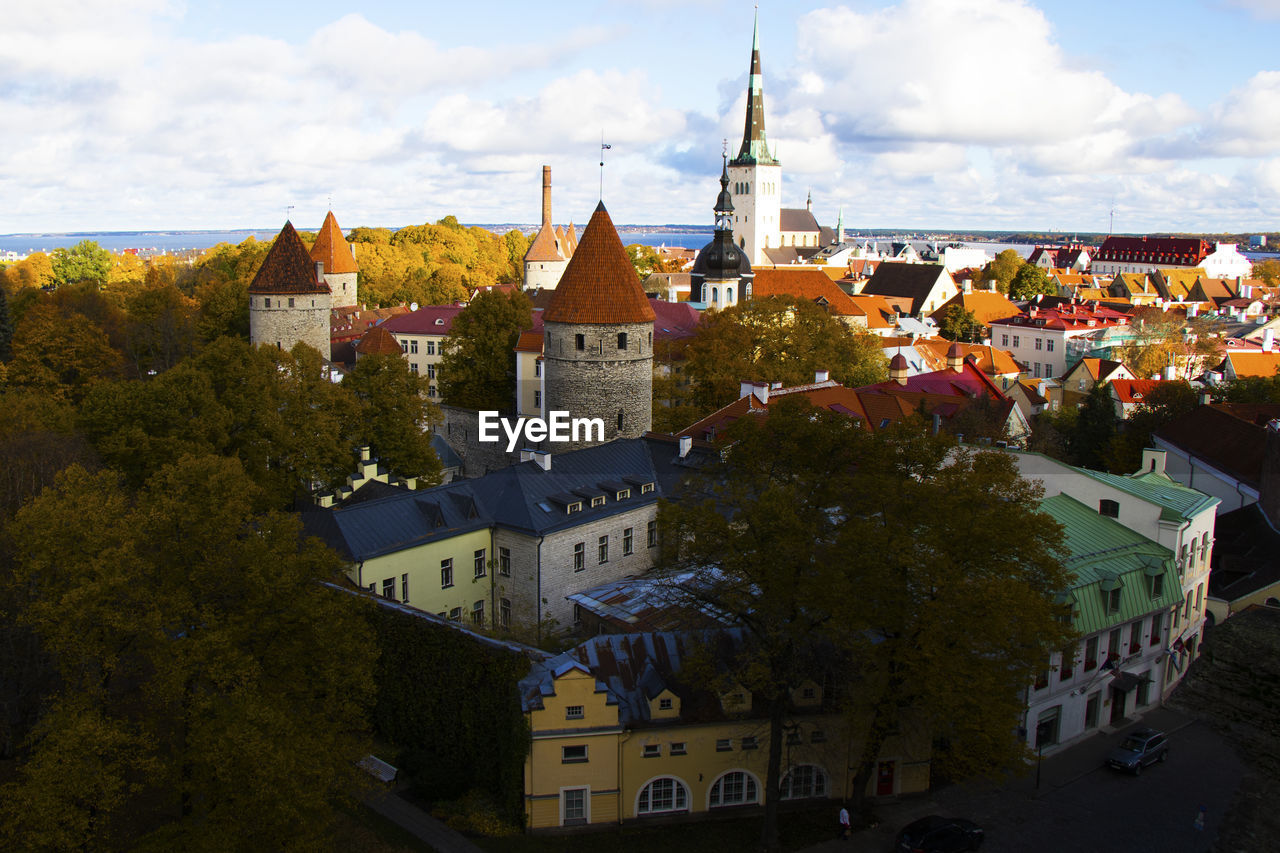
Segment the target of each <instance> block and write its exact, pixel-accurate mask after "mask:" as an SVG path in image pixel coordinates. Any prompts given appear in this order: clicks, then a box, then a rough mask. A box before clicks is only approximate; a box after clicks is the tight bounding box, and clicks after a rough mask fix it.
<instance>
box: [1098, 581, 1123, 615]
mask: <svg viewBox="0 0 1280 853" xmlns="http://www.w3.org/2000/svg"><path fill="white" fill-rule="evenodd" d="M1110 583H1111V584H1112V586H1111V588H1110V589H1106V588H1104V589H1103V590H1102V601H1103V603H1104V604H1105V605H1106V608H1107V613H1119V612H1120V589H1121V587H1120V582H1119V581H1111V582H1110Z"/></svg>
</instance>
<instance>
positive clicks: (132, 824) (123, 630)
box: [0, 456, 375, 850]
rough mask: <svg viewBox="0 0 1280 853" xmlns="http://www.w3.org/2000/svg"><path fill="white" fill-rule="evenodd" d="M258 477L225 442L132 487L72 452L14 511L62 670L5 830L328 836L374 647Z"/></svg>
mask: <svg viewBox="0 0 1280 853" xmlns="http://www.w3.org/2000/svg"><path fill="white" fill-rule="evenodd" d="M256 493H257V485H256V484H255V483H254V482H253V480H252V479H251V478H250V477H249V476H248V475H246V474H245V472H244V471H243V470H242V469H241V467H240V466H239V465H238V464H237V463H236V462H235V460H231V459H222V458H216V457H209V456H201V457H193V456H187V457H183V458H182V459H179V460H177V461H176V462H175V463H174V464H172V465H167V466H165V467H163V468H162V469H161V470H159V471H158V472H157V473H156V474H155V475H154V476H153V477H152V479H151V480H149V481H148V483H147V484H146V487H145V489H144V490H143V491H142V492H141V493H140V494H138V495H137V496H136V498H135V497H134V496H132V495H131V494H130V493H129V492H128V491H127V490H125V489H124V488H123V487H122V485H121V484H120V482H119V481H118V478H117V475H115V474H114V473H112V472H110V471H103V472H100V473H98V474H91V473H89V472H87V471H85V470H84V469H83V468H80V467H78V466H73V467H71V468H69V469H67V470H66V471H65V472H64V473H63V474H62V475H60V477H59V478H58V480H57V483H56V485H55V487H54V488H53V489H50V490H46V491H45V492H44V494H42V495H41V496H40V497H39V498H37V499H36V500H35V501H34V502H32V503H31V504H29V505H28V506H27V507H25V508H24V509H23V510H22V511H20V512H19V513H18V516H17V519H16V521H15V522H14V524H13V528H12V531H11V532H12V542H13V547H14V551H15V554H16V558H15V566H14V580H15V582H16V584H17V587H18V589H20V590H24V591H25V592H26V595H27V598H26V600H25V601H24V602H23V607H22V611H21V619H22V621H23V622H24V623H25V624H27V625H29V626H30V627H31V628H32V629H33V630H34V631H35V632H36V634H37V635H38V636H39V637H40V638H41V640H42V641H43V643H44V645H45V648H46V649H47V650H48V652H49V653H50V654H51V655H52V656H53V657H54V659H55V660H56V662H57V666H58V671H59V675H60V680H61V687H60V688H59V689H58V690H57V691H56V692H55V693H54V695H53V696H51V697H50V699H49V701H48V703H47V705H46V711H45V713H44V714H43V715H42V717H41V719H40V721H39V723H38V724H37V726H36V728H35V731H34V732H33V734H32V737H31V738H30V739H29V741H28V745H27V747H26V749H25V750H24V753H23V754H22V756H21V761H20V764H19V767H18V775H17V781H16V782H13V783H10V784H8V785H6V786H5V787H4V790H3V796H0V818H2V819H0V846H6V847H9V848H11V849H24V850H67V849H142V850H147V849H150V850H166V849H175V848H187V849H200V850H225V849H297V848H299V847H307V846H311V845H314V844H316V843H318V842H319V841H320V840H321V839H323V837H324V833H325V829H326V827H327V825H328V820H329V816H330V814H331V809H332V803H333V801H334V800H335V799H337V798H341V797H343V796H349V795H350V794H352V793H353V792H354V790H355V787H356V785H357V783H358V779H357V774H358V773H359V771H358V769H357V768H356V766H355V762H356V760H357V759H358V758H359V757H361V756H362V755H364V754H365V753H366V752H367V750H368V743H367V736H366V734H365V731H366V723H365V720H366V715H367V709H368V708H369V707H370V705H371V699H372V684H371V678H370V670H371V668H372V666H373V663H374V660H375V652H374V646H373V643H372V638H371V635H370V631H369V627H368V624H367V622H366V621H365V619H364V618H363V617H362V615H361V612H360V610H361V608H360V601H359V599H357V598H354V597H349V596H345V595H341V594H339V593H337V592H335V591H334V590H332V589H330V588H328V587H325V586H323V585H321V584H320V583H318V581H320V580H326V579H329V578H330V577H333V576H335V573H336V572H337V570H338V569H339V561H338V559H337V557H336V555H334V554H333V553H332V552H329V551H328V550H327V549H325V548H323V547H322V546H320V545H319V544H318V543H316V542H315V541H314V540H312V542H311V543H310V544H306V545H304V546H303V547H302V548H299V524H298V522H297V520H296V519H294V518H293V517H291V516H286V515H283V514H280V513H275V512H268V513H260V512H257V511H256V510H255V506H256V505H257V504H258V503H259V501H258V500H257V497H256ZM246 815H252V820H246V819H245V816H246Z"/></svg>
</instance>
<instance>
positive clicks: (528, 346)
mask: <svg viewBox="0 0 1280 853" xmlns="http://www.w3.org/2000/svg"><path fill="white" fill-rule="evenodd" d="M542 337H543V333H542V331H541V330H539V331H536V332H532V331H530V332H521V333H520V338H519V339H518V340H517V341H516V352H536V353H541V352H542Z"/></svg>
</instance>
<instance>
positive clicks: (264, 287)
mask: <svg viewBox="0 0 1280 853" xmlns="http://www.w3.org/2000/svg"><path fill="white" fill-rule="evenodd" d="M249 292H250V293H264V294H277V293H279V294H286V295H287V294H291V293H331V292H332V291H330V290H329V285H327V284H325V283H324V282H323V281H320V280H319V279H317V278H316V264H315V261H313V260H311V256H310V255H309V254H307V247H306V246H304V245H303V244H302V238H301V237H299V236H298V232H297V231H295V230H293V223H292V222H286V223H285V224H284V227H283V228H281V229H280V234H279V235H278V236H277V237H276V239H275V242H274V243H272V244H271V250H270V251H268V252H267V256H266V257H265V258H263V259H262V266H260V267H258V272H257V274H255V275H254V277H253V283H252V284H250V285H249Z"/></svg>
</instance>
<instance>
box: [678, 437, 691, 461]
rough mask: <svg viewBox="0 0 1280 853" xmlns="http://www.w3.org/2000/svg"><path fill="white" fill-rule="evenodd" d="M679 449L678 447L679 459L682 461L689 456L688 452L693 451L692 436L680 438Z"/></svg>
mask: <svg viewBox="0 0 1280 853" xmlns="http://www.w3.org/2000/svg"><path fill="white" fill-rule="evenodd" d="M679 447H680V458H681V459H684V458H685V457H686V456H688V455H689V451H690V450H692V449H693V438H692V436H688V435H682V436H680V442H679Z"/></svg>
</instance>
